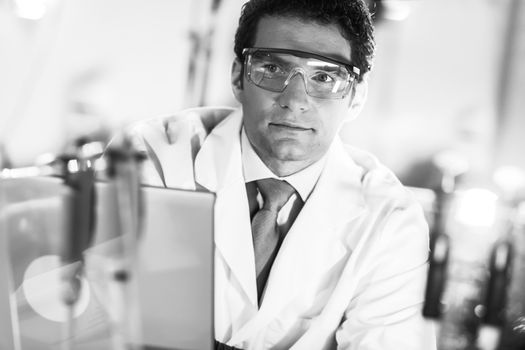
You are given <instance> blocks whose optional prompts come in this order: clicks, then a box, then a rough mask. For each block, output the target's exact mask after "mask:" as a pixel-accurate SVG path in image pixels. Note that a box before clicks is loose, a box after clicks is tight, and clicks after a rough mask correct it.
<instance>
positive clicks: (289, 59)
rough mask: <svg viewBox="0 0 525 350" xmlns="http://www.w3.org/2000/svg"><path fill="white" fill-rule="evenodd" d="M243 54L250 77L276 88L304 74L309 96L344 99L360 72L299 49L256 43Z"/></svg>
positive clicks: (262, 86) (275, 89)
mask: <svg viewBox="0 0 525 350" xmlns="http://www.w3.org/2000/svg"><path fill="white" fill-rule="evenodd" d="M243 55H244V71H245V74H246V78H247V79H248V80H249V81H251V82H252V83H253V84H255V85H256V86H258V87H260V88H262V89H265V90H268V91H273V92H283V91H284V89H286V87H287V86H288V84H289V83H290V81H291V80H292V78H293V77H294V76H295V75H297V74H300V75H301V76H302V78H303V81H304V84H305V87H306V93H307V94H308V95H309V96H312V97H317V98H324V99H341V98H344V97H346V96H347V95H348V93H349V92H350V90H351V88H352V85H353V83H354V82H355V81H356V80H357V78H358V77H359V73H360V71H359V68H357V67H355V66H353V65H351V64H348V63H344V62H339V61H336V60H334V59H331V58H328V57H324V56H321V55H317V54H313V53H309V52H304V51H298V50H288V49H269V48H256V47H254V48H246V49H244V50H243Z"/></svg>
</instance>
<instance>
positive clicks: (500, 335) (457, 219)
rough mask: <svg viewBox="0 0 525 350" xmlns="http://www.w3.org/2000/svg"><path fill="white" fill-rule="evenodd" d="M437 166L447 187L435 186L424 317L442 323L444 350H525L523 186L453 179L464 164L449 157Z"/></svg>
mask: <svg viewBox="0 0 525 350" xmlns="http://www.w3.org/2000/svg"><path fill="white" fill-rule="evenodd" d="M435 162H436V166H437V168H438V169H440V171H441V173H442V182H441V187H440V188H437V189H435V194H436V196H435V199H436V200H435V206H434V216H433V220H432V221H433V222H432V225H431V227H432V230H431V237H430V238H431V241H430V242H431V244H430V248H431V252H430V257H429V271H428V279H427V288H426V294H425V304H424V307H423V315H424V316H425V317H426V318H427V319H428V320H430V321H432V322H434V323H435V324H436V326H437V329H438V336H437V341H438V349H439V350H466V349H480V350H488V349H492V350H495V349H500V350H503V349H506V350H514V349H515V350H519V349H523V347H524V346H525V342H524V341H523V340H524V339H525V337H524V335H525V332H524V329H523V328H524V327H523V322H524V319H525V318H524V316H525V308H524V307H523V304H524V303H525V293H524V292H523V288H522V287H523V285H524V282H525V281H524V276H523V275H524V274H525V265H524V264H523V262H522V260H523V259H524V257H525V254H524V253H525V246H524V243H525V240H524V239H525V237H524V235H525V231H524V230H523V222H522V221H523V218H522V217H520V213H521V211H522V209H520V207H522V206H523V200H524V197H521V199H518V198H517V196H516V194H517V193H520V191H523V188H525V187H523V184H524V183H525V182H524V181H521V182H520V185H519V186H518V185H516V186H511V185H510V182H511V181H510V178H509V176H506V177H505V176H503V175H500V176H499V177H500V180H499V181H495V183H494V186H490V187H489V186H487V187H486V188H481V187H480V188H474V187H470V186H469V184H468V183H457V182H456V181H455V179H456V178H457V177H458V176H459V175H461V174H463V173H465V172H466V171H467V170H468V165H467V164H466V163H463V162H462V161H461V160H460V159H458V158H456V157H451V155H450V154H448V155H443V154H441V155H438V156H437V157H436V158H435ZM514 178H516V177H514ZM523 179H525V177H523ZM520 186H522V187H521V189H520V188H518V187H520ZM521 193H523V192H521ZM509 198H512V199H511V200H509ZM521 215H523V214H521Z"/></svg>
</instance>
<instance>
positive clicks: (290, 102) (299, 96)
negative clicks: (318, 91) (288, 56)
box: [277, 72, 309, 111]
mask: <svg viewBox="0 0 525 350" xmlns="http://www.w3.org/2000/svg"><path fill="white" fill-rule="evenodd" d="M287 81H288V84H287V85H286V87H285V88H284V91H283V92H281V93H280V94H279V97H278V99H277V102H278V103H279V105H280V106H281V107H282V108H289V109H290V110H292V111H306V110H308V105H309V100H308V94H307V93H306V82H305V81H304V74H303V73H302V72H295V73H294V74H293V75H292V76H291V77H290V78H288V79H287Z"/></svg>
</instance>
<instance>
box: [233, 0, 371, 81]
mask: <svg viewBox="0 0 525 350" xmlns="http://www.w3.org/2000/svg"><path fill="white" fill-rule="evenodd" d="M264 16H276V17H291V18H297V19H300V20H308V21H314V22H316V23H318V24H335V25H337V26H338V27H339V30H340V31H341V35H342V36H343V37H344V38H345V39H346V40H348V42H349V43H350V46H351V48H352V51H351V52H352V57H350V60H351V62H353V64H355V65H356V66H357V67H358V68H359V69H360V70H361V75H360V76H359V81H361V80H362V79H363V74H365V73H366V72H368V71H369V70H370V69H371V66H372V59H373V57H374V51H375V41H374V27H373V25H372V19H371V16H370V12H369V11H368V7H367V6H366V5H365V3H364V2H363V0H250V1H248V2H247V3H245V4H244V5H243V7H242V10H241V16H240V18H239V26H238V27H237V32H236V33H235V46H234V52H235V55H236V56H237V58H238V59H239V60H240V61H241V62H242V61H243V57H242V50H243V49H244V48H245V47H252V46H253V43H254V41H255V34H256V31H257V24H258V23H259V20H260V19H261V18H262V17H264Z"/></svg>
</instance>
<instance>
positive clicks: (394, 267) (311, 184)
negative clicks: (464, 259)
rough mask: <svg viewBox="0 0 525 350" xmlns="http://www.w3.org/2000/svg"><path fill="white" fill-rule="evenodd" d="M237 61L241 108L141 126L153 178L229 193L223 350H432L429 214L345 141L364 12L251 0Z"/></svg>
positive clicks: (221, 297)
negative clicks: (342, 134)
mask: <svg viewBox="0 0 525 350" xmlns="http://www.w3.org/2000/svg"><path fill="white" fill-rule="evenodd" d="M235 53H236V56H237V57H236V58H235V60H234V62H233V67H232V74H231V77H232V79H231V85H232V88H233V93H234V95H235V97H236V99H237V100H238V101H239V102H240V104H241V108H240V109H237V110H232V109H225V108H223V109H214V108H201V109H194V110H191V111H187V112H183V113H181V114H179V115H177V116H174V117H167V118H161V119H155V120H151V121H147V122H143V123H141V124H139V125H138V126H136V127H135V128H134V129H133V131H134V133H135V136H136V138H137V141H138V142H139V143H140V144H141V145H143V146H144V147H145V149H146V150H147V152H148V154H149V156H150V162H149V163H148V164H146V169H145V174H144V181H146V182H148V183H149V184H153V185H161V186H166V187H183V188H194V189H202V188H204V189H207V190H210V191H213V192H216V194H217V202H216V209H215V220H216V224H215V233H216V238H215V239H216V252H215V336H216V339H217V340H218V343H220V344H222V345H220V346H221V348H227V347H228V346H231V347H235V348H241V349H336V348H337V349H377V350H380V349H381V350H384V349H395V350H398V349H403V350H407V349H414V350H422V349H434V348H435V344H434V343H435V341H434V339H433V335H432V331H431V330H429V329H427V327H426V324H425V322H424V320H423V319H422V317H421V305H422V302H423V295H424V284H425V279H426V261H427V255H428V232H427V226H426V223H425V221H424V219H423V213H422V211H421V209H420V207H419V206H418V205H417V204H416V203H415V201H414V199H413V198H412V197H411V195H410V194H409V193H408V192H407V191H406V190H405V189H404V188H403V187H402V185H401V184H400V183H399V182H398V180H397V179H396V178H395V176H394V175H393V174H392V173H391V172H390V171H389V170H387V169H386V168H385V167H384V166H382V165H381V164H379V163H378V161H377V160H376V159H375V158H374V157H372V156H371V155H369V154H367V153H365V152H363V151H360V150H357V149H355V148H352V147H349V146H345V145H343V144H342V142H341V140H340V139H339V137H338V136H337V134H338V131H339V130H340V128H341V126H342V124H343V122H345V121H347V120H351V119H352V118H354V117H355V116H356V115H357V113H358V112H359V110H360V108H361V106H362V104H363V102H364V101H365V98H366V92H367V83H366V74H367V72H368V71H369V67H370V60H371V59H372V56H373V53H374V41H373V29H372V25H371V20H370V15H369V13H368V10H367V8H366V6H365V5H364V4H363V2H362V1H361V0H331V1H328V0H327V1H320V0H311V1H307V0H302V1H299V0H286V1H284V0H281V1H278V0H251V1H249V2H248V3H246V4H245V5H244V7H243V11H242V14H241V18H240V21H239V27H238V30H237V33H236V36H235ZM267 178H272V179H278V180H283V181H276V180H262V179H267Z"/></svg>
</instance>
